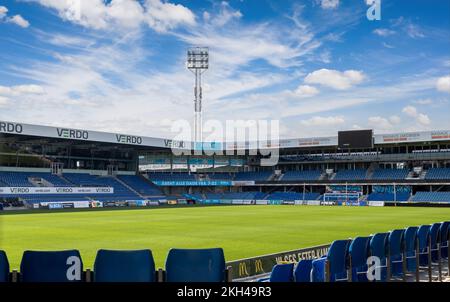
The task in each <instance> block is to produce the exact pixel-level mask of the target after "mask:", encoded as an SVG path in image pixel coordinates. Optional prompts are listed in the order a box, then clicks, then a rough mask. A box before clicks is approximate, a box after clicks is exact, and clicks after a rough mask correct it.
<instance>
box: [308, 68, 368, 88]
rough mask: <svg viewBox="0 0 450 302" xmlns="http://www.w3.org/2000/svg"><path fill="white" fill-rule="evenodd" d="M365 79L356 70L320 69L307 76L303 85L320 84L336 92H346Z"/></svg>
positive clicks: (361, 73) (362, 74)
mask: <svg viewBox="0 0 450 302" xmlns="http://www.w3.org/2000/svg"><path fill="white" fill-rule="evenodd" d="M364 79H365V75H364V73H363V72H361V71H357V70H346V71H343V72H341V71H338V70H330V69H320V70H316V71H313V72H312V73H310V74H308V75H307V76H306V78H305V83H308V84H320V85H323V86H328V87H331V88H334V89H337V90H346V89H349V88H351V87H352V86H353V85H357V84H359V83H361V82H362V81H363V80H364Z"/></svg>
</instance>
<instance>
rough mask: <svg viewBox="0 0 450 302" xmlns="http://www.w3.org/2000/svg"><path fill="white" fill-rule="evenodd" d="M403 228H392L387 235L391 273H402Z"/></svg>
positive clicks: (398, 274) (396, 274) (397, 274)
mask: <svg viewBox="0 0 450 302" xmlns="http://www.w3.org/2000/svg"><path fill="white" fill-rule="evenodd" d="M404 234H405V230H404V229H397V230H392V231H390V232H389V237H388V246H389V248H388V251H389V256H390V258H391V263H390V265H391V274H392V275H393V276H400V275H402V274H403V263H402V259H403V249H404Z"/></svg>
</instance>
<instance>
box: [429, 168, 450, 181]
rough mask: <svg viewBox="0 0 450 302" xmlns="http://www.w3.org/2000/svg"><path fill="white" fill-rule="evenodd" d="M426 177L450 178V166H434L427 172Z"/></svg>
mask: <svg viewBox="0 0 450 302" xmlns="http://www.w3.org/2000/svg"><path fill="white" fill-rule="evenodd" d="M425 179H450V168H432V169H429V170H428V171H427V174H425Z"/></svg>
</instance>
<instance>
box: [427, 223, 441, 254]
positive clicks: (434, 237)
mask: <svg viewBox="0 0 450 302" xmlns="http://www.w3.org/2000/svg"><path fill="white" fill-rule="evenodd" d="M440 228H441V223H433V224H432V225H431V228H430V245H431V261H433V262H436V261H437V260H438V258H439V253H438V241H439V229H440Z"/></svg>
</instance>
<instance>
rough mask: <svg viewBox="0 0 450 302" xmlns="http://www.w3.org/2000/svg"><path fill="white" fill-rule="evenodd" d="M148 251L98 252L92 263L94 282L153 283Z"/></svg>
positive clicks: (151, 256)
mask: <svg viewBox="0 0 450 302" xmlns="http://www.w3.org/2000/svg"><path fill="white" fill-rule="evenodd" d="M155 275H156V272H155V262H154V260H153V255H152V252H151V251H150V250H133V251H117V250H103V249H102V250H99V251H98V252H97V256H96V258H95V262H94V281H95V282H155V280H156V278H155Z"/></svg>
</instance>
